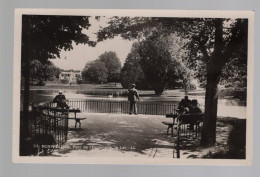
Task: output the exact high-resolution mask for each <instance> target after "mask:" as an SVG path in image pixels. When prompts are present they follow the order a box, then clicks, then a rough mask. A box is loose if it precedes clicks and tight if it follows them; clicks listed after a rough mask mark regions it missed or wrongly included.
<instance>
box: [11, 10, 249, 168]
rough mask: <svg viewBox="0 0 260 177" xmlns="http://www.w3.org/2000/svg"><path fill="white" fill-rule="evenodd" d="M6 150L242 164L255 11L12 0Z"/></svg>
mask: <svg viewBox="0 0 260 177" xmlns="http://www.w3.org/2000/svg"><path fill="white" fill-rule="evenodd" d="M14 28H15V34H14V35H15V41H14V84H13V85H14V88H13V96H14V100H13V162H16V163H71V164H190V165H250V164H251V163H252V155H253V152H252V144H253V142H252V136H253V133H252V132H253V129H252V127H253V126H252V124H253V62H254V55H253V53H254V43H253V41H254V12H252V11H184V10H183V11H181V10H178V11H174V10H122V9H121V10H95V9H85V10H84V9H16V11H15V27H14Z"/></svg>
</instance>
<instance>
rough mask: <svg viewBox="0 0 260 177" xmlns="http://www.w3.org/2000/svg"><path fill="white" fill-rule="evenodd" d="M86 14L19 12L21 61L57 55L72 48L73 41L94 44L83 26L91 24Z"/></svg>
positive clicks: (86, 27) (42, 61) (44, 59)
mask: <svg viewBox="0 0 260 177" xmlns="http://www.w3.org/2000/svg"><path fill="white" fill-rule="evenodd" d="M88 18H89V17H83V16H51V15H23V16H22V63H24V62H25V61H24V60H30V61H32V60H39V61H41V63H43V64H45V63H46V62H47V60H48V59H52V58H56V57H60V51H61V50H62V49H64V50H71V49H72V48H73V46H72V41H74V42H75V43H76V44H79V43H83V44H88V45H90V46H95V42H92V41H90V40H89V37H88V36H87V35H86V34H84V33H83V32H82V31H83V29H88V28H89V27H90V24H89V19H88Z"/></svg>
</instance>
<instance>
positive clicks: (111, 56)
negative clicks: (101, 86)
mask: <svg viewBox="0 0 260 177" xmlns="http://www.w3.org/2000/svg"><path fill="white" fill-rule="evenodd" d="M98 59H99V60H100V61H101V62H103V63H105V65H106V68H107V70H108V78H107V79H108V82H118V81H119V75H120V70H121V62H120V60H119V58H118V57H117V54H116V52H113V51H109V52H105V53H103V54H101V55H100V56H99V57H98Z"/></svg>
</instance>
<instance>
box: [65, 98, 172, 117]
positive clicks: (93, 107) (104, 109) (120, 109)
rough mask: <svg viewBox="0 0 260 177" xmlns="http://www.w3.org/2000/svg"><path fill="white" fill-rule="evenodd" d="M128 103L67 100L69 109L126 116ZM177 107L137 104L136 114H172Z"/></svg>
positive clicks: (155, 103)
mask: <svg viewBox="0 0 260 177" xmlns="http://www.w3.org/2000/svg"><path fill="white" fill-rule="evenodd" d="M129 104H130V103H129V102H128V101H123V100H100V99H96V100H95V99H69V100H68V105H69V106H70V108H74V109H80V110H81V111H82V112H91V113H115V114H116V113H120V114H128V113H129V106H130V105H129ZM176 108H177V105H176V104H174V103H171V102H146V101H140V102H137V112H138V114H147V115H165V114H168V113H171V112H173V110H174V109H176Z"/></svg>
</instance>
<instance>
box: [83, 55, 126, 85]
mask: <svg viewBox="0 0 260 177" xmlns="http://www.w3.org/2000/svg"><path fill="white" fill-rule="evenodd" d="M120 70H121V62H120V60H119V58H118V57H117V54H116V52H113V51H109V52H105V53H103V54H101V55H100V56H99V57H98V59H96V60H94V61H91V62H88V63H87V64H86V66H85V67H84V69H83V71H82V77H83V79H84V80H88V81H90V82H92V83H106V82H115V83H116V82H119V81H120V78H119V77H120Z"/></svg>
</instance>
